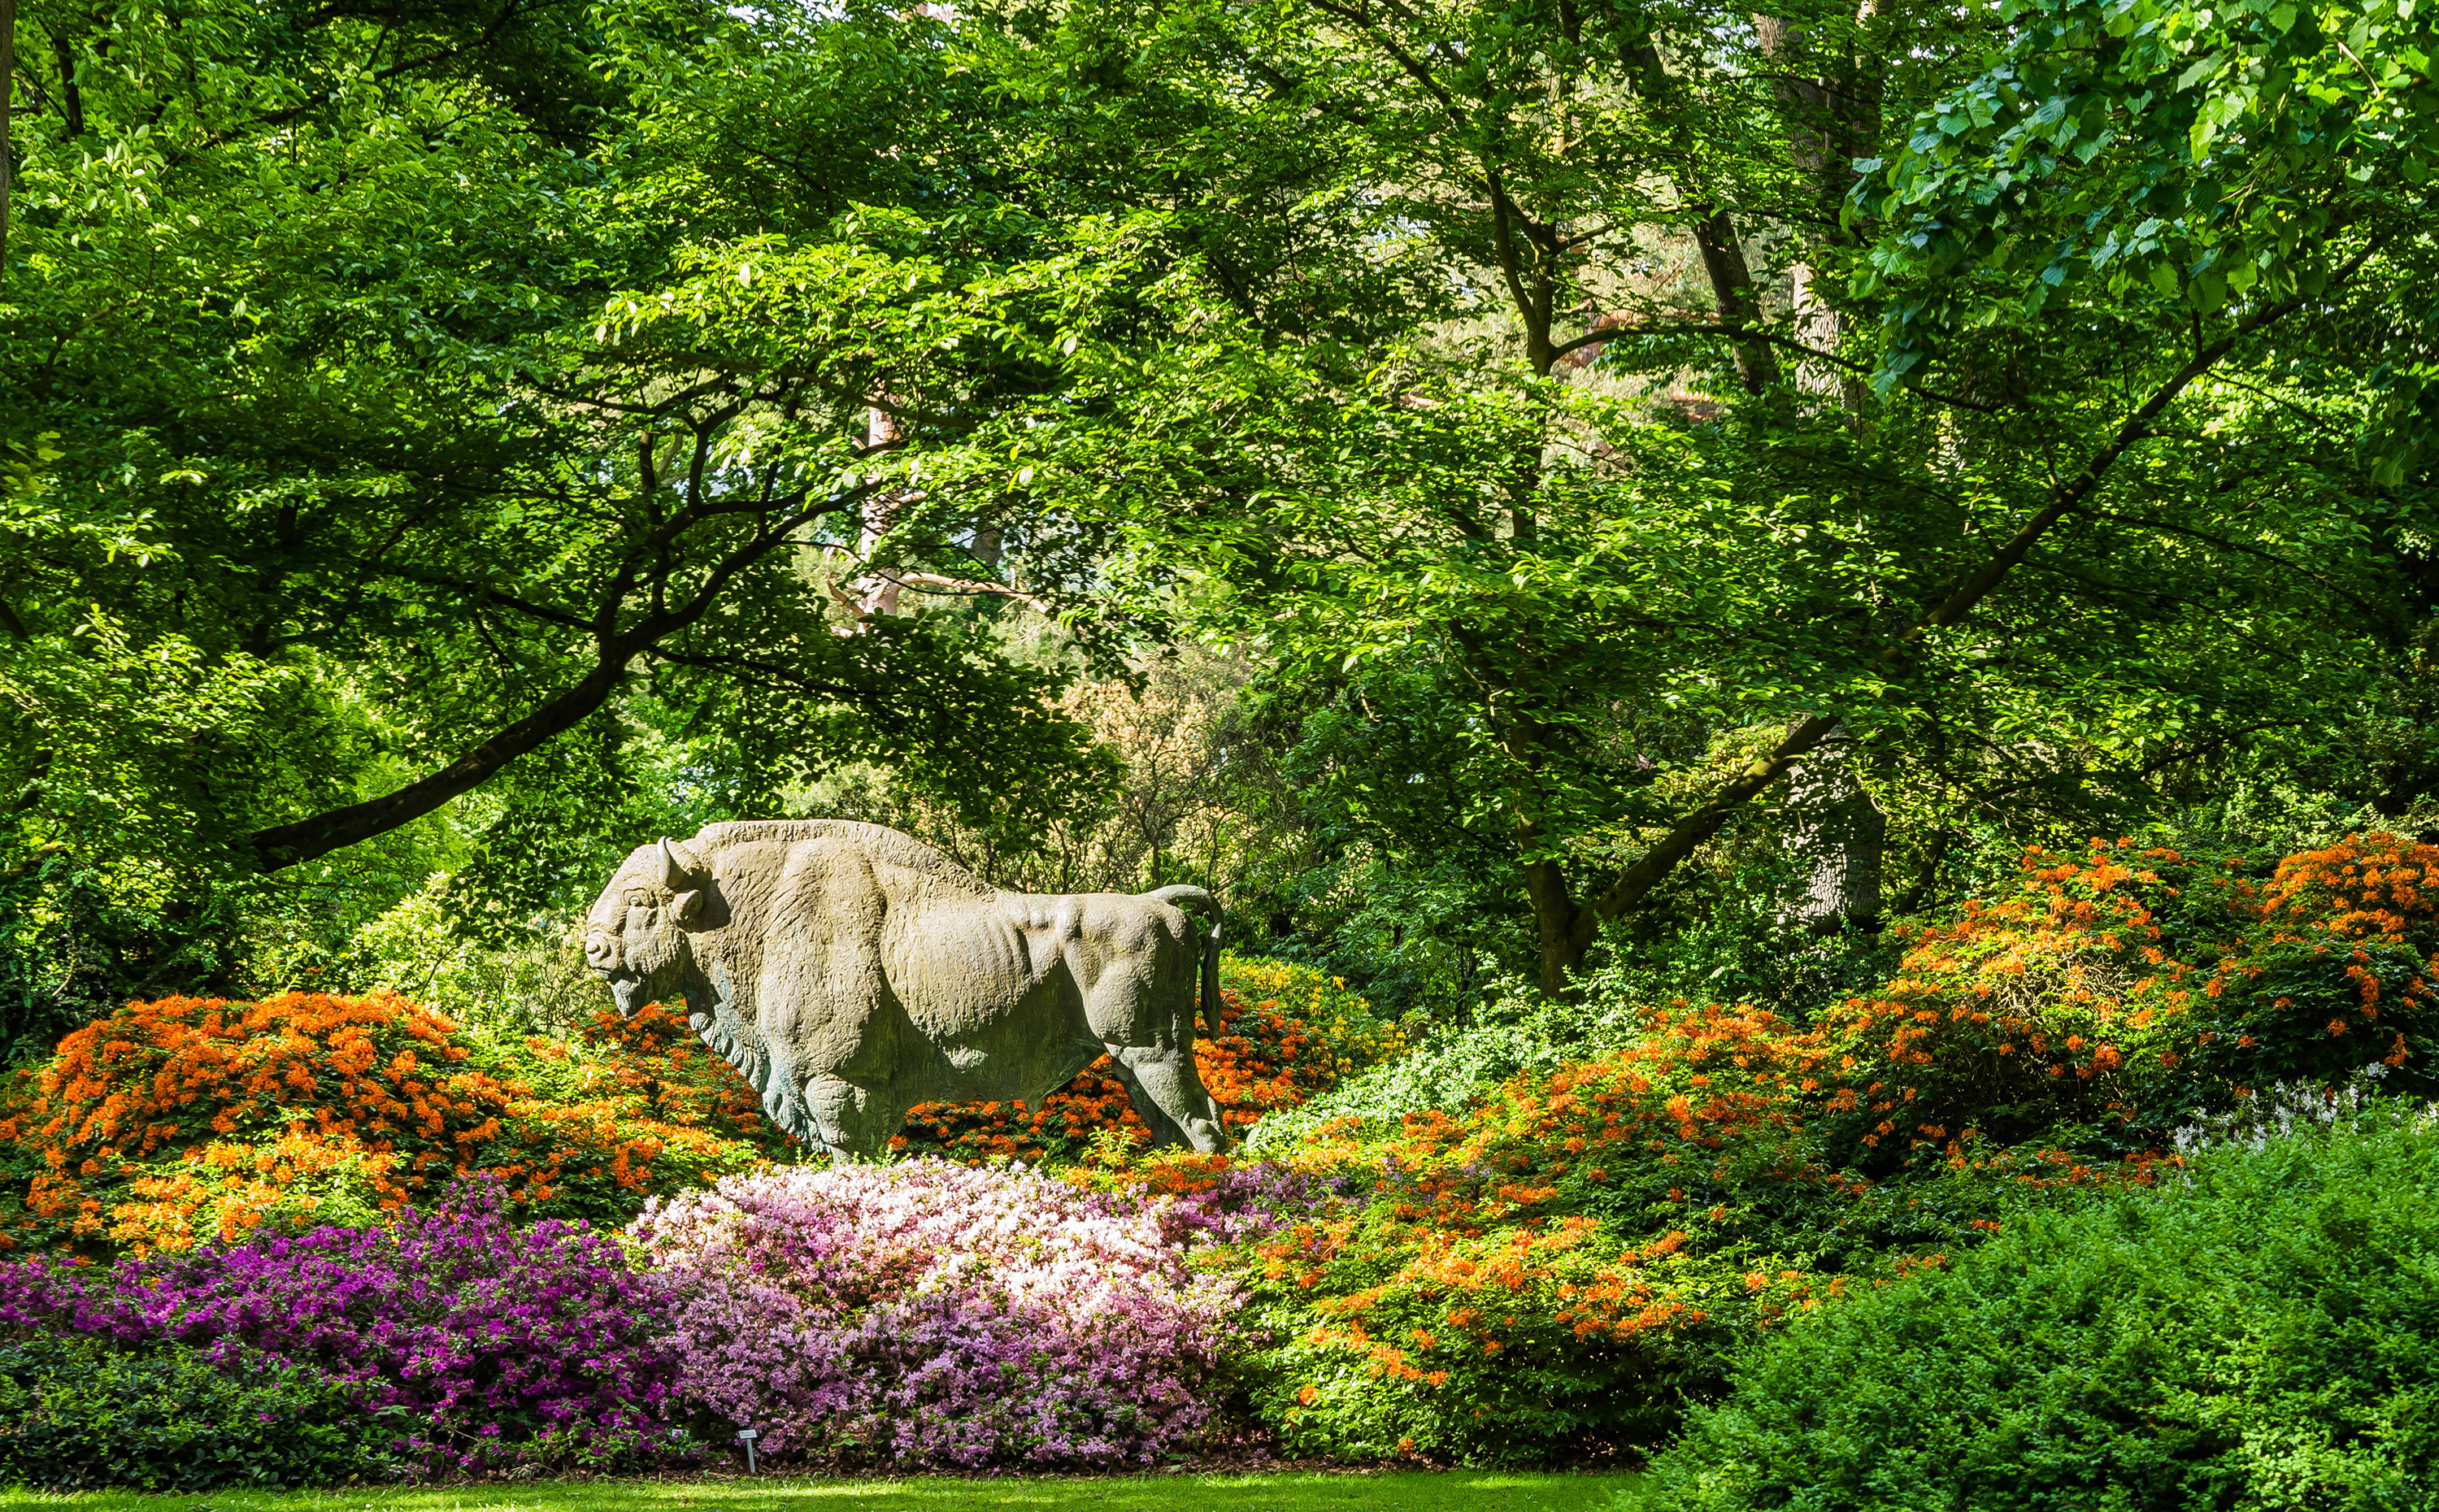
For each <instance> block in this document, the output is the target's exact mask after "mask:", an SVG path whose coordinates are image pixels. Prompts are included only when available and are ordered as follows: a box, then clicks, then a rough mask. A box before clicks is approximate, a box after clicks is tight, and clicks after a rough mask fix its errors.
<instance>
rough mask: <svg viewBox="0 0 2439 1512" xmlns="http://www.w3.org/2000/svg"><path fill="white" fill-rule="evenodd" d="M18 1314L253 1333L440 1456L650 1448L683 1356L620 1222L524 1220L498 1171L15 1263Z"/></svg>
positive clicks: (544, 1457)
mask: <svg viewBox="0 0 2439 1512" xmlns="http://www.w3.org/2000/svg"><path fill="white" fill-rule="evenodd" d="M0 1323H10V1324H18V1325H37V1326H46V1327H54V1328H59V1327H64V1328H69V1329H73V1330H76V1331H79V1332H84V1333H93V1334H99V1335H103V1336H105V1337H108V1338H112V1339H115V1340H117V1341H120V1342H122V1343H154V1342H164V1341H169V1342H177V1343H187V1344H190V1345H193V1346H195V1347H197V1348H200V1349H202V1350H205V1352H206V1353H207V1354H209V1355H210V1356H211V1357H212V1358H214V1359H216V1360H219V1361H223V1362H224V1363H225V1364H226V1365H228V1366H229V1367H230V1368H232V1369H240V1368H242V1366H241V1362H242V1361H244V1360H245V1359H246V1358H248V1356H249V1352H250V1351H259V1352H261V1353H262V1354H267V1355H271V1356H274V1357H276V1358H278V1359H282V1360H287V1361H295V1362H298V1363H302V1364H307V1365H311V1366H313V1367H316V1368H318V1369H319V1370H321V1371H324V1372H326V1373H328V1374H329V1375H330V1376H333V1377H336V1378H338V1379H342V1380H345V1381H349V1382H353V1383H355V1384H356V1385H357V1387H358V1389H359V1390H360V1392H361V1394H362V1396H361V1399H362V1400H363V1401H364V1403H365V1407H366V1409H367V1410H368V1411H374V1412H381V1413H383V1414H386V1415H389V1416H391V1417H393V1418H394V1419H395V1420H396V1421H397V1423H398V1425H399V1447H400V1450H401V1453H403V1454H404V1455H405V1456H406V1457H407V1458H408V1459H409V1460H410V1461H412V1462H416V1463H419V1464H421V1465H422V1466H423V1467H424V1468H425V1469H426V1470H427V1471H432V1470H460V1471H462V1470H473V1469H479V1468H490V1467H497V1466H504V1465H514V1464H523V1463H548V1464H561V1465H564V1464H596V1465H597V1464H604V1463H618V1462H635V1461H638V1460H642V1461H650V1460H653V1459H656V1458H659V1457H662V1456H663V1455H664V1454H665V1453H666V1452H667V1450H668V1448H669V1445H670V1439H669V1435H668V1430H667V1429H666V1428H665V1427H664V1426H663V1424H664V1423H665V1421H666V1420H667V1418H668V1415H669V1409H670V1408H671V1406H672V1405H673V1403H672V1399H671V1391H672V1387H673V1386H674V1384H675V1381H676V1379H677V1373H678V1372H677V1362H676V1361H675V1360H674V1358H673V1357H672V1356H671V1355H670V1354H669V1352H668V1347H667V1345H666V1344H665V1343H662V1340H663V1339H664V1338H666V1336H667V1335H668V1332H669V1324H670V1313H669V1306H668V1295H667V1293H666V1291H665V1290H664V1289H663V1288H662V1287H661V1286H660V1285H659V1284H658V1283H657V1282H656V1281H655V1280H654V1279H653V1278H651V1277H650V1276H648V1275H643V1274H639V1273H637V1272H635V1271H634V1270H633V1269H632V1268H631V1267H630V1266H629V1265H628V1264H627V1262H626V1258H625V1256H624V1254H622V1253H621V1251H620V1249H619V1246H618V1244H617V1241H616V1240H615V1239H614V1238H613V1237H611V1236H607V1235H604V1234H601V1233H598V1232H596V1231H593V1230H590V1229H588V1228H586V1227H585V1226H583V1225H582V1224H578V1223H565V1222H556V1221H553V1222H543V1223H533V1224H528V1225H524V1226H520V1225H518V1224H516V1223H513V1222H511V1221H510V1220H509V1218H508V1217H507V1213H506V1212H505V1211H504V1209H503V1207H502V1204H501V1201H500V1197H499V1193H498V1192H497V1191H496V1189H494V1188H493V1187H492V1186H491V1185H490V1184H489V1183H476V1184H470V1185H466V1186H461V1187H459V1188H458V1189H456V1190H455V1191H454V1192H453V1193H452V1194H451V1195H450V1197H449V1198H448V1200H447V1201H444V1202H443V1203H442V1204H441V1205H439V1206H437V1207H435V1208H434V1209H432V1210H430V1211H427V1212H414V1211H408V1212H404V1213H401V1214H400V1215H399V1216H398V1218H397V1219H396V1221H395V1222H394V1223H392V1224H391V1225H390V1226H388V1227H386V1228H365V1229H343V1228H320V1229H315V1230H312V1232H310V1233H305V1234H301V1235H294V1236H261V1237H258V1238H255V1239H252V1240H249V1241H247V1242H244V1243H240V1244H237V1245H233V1246H229V1247H227V1248H222V1249H205V1250H202V1251H199V1252H197V1253H195V1254H192V1255H188V1256H185V1257H181V1258H177V1259H169V1260H152V1261H134V1260H131V1261H127V1262H125V1263H123V1264H121V1265H119V1266H117V1267H116V1268H115V1269H112V1270H107V1271H98V1272H97V1271H82V1270H79V1269H76V1268H70V1267H64V1266H55V1265H52V1264H49V1263H47V1262H45V1261H39V1260H37V1261H28V1262H23V1263H20V1264H16V1265H8V1266H0Z"/></svg>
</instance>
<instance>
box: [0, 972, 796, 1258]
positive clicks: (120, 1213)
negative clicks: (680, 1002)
mask: <svg viewBox="0 0 2439 1512" xmlns="http://www.w3.org/2000/svg"><path fill="white" fill-rule="evenodd" d="M681 1036H683V1037H684V1039H685V1043H684V1044H683V1045H681V1044H680V1043H679V1042H678V1041H679V1037H681ZM537 1083H540V1084H542V1085H543V1091H544V1092H545V1093H546V1094H548V1095H541V1096H538V1095H537V1092H536V1084H537ZM740 1094H741V1096H742V1099H743V1107H745V1108H752V1109H753V1111H754V1112H755V1115H756V1123H755V1124H754V1125H753V1126H751V1127H754V1128H757V1129H758V1127H759V1125H758V1112H759V1110H758V1106H756V1105H755V1104H754V1103H753V1099H752V1093H751V1091H750V1089H747V1088H746V1087H745V1086H744V1083H743V1081H742V1079H741V1078H739V1077H738V1076H736V1074H735V1073H734V1072H733V1071H731V1070H730V1069H729V1068H728V1067H727V1066H726V1065H725V1064H724V1063H721V1062H720V1061H719V1060H718V1059H717V1058H713V1057H711V1056H710V1055H708V1053H707V1052H703V1051H702V1050H701V1049H700V1047H698V1046H695V1045H694V1044H693V1037H692V1036H691V1035H690V1034H688V1033H687V1032H686V1030H685V1026H684V1025H683V1024H682V1023H677V1022H676V1021H675V1020H674V1019H672V1018H671V1017H670V1016H669V1015H668V1014H666V1013H662V1012H661V1011H660V1010H658V1009H647V1010H645V1011H644V1012H643V1013H641V1014H639V1015H637V1018H636V1021H635V1022H633V1023H630V1024H624V1025H616V1024H601V1025H596V1026H595V1034H594V1036H593V1037H592V1038H590V1039H587V1040H579V1041H576V1042H574V1043H571V1044H560V1043H558V1042H556V1041H531V1042H529V1043H528V1044H526V1045H525V1046H523V1047H513V1046H511V1047H502V1046H497V1045H492V1044H490V1043H488V1042H487V1041H483V1040H481V1039H480V1037H469V1036H467V1035H465V1034H464V1033H463V1031H462V1030H461V1029H460V1027H459V1026H458V1025H457V1024H456V1023H454V1022H453V1021H451V1020H450V1019H449V1018H448V1017H447V1016H445V1015H443V1014H439V1013H436V1012H434V1011H433V1010H431V1009H429V1008H425V1007H421V1006H418V1005H415V1004H413V1003H410V1002H408V1001H406V1000H405V999H403V998H400V997H396V996H390V995H374V996H370V997H362V998H350V997H337V996H331V995H327V994H319V993H289V994H285V995H282V996H280V997H276V998H271V999H266V1000H264V1001H262V1002H259V1003H232V1002H227V1001H223V1000H220V999H198V998H167V999H163V1000H161V1001H159V1002H154V1003H133V1004H130V1005H127V1006H126V1007H125V1008H124V1009H122V1010H120V1011H119V1012H118V1013H116V1014H114V1015H112V1016H111V1017H110V1018H108V1019H105V1020H102V1021H100V1022H98V1023H92V1024H88V1025H86V1026H85V1027H84V1028H81V1029H79V1030H77V1031H75V1032H74V1033H72V1034H70V1035H69V1036H67V1038H66V1039H64V1040H63V1041H61V1044H60V1048H59V1051H58V1053H57V1054H56V1055H55V1056H54V1057H53V1058H52V1059H51V1061H50V1062H49V1063H48V1064H47V1065H45V1066H44V1067H43V1068H41V1069H40V1071H39V1072H37V1073H35V1074H32V1075H30V1076H21V1077H19V1078H18V1079H17V1080H16V1082H15V1084H14V1085H13V1087H12V1088H11V1089H10V1095H9V1105H8V1107H7V1108H6V1109H5V1116H0V1144H5V1145H6V1146H7V1147H9V1148H10V1150H11V1151H12V1152H13V1157H14V1163H15V1164H16V1165H18V1166H19V1168H21V1169H23V1170H26V1171H27V1177H26V1181H25V1185H24V1187H23V1188H22V1189H21V1190H20V1191H18V1192H15V1193H12V1194H9V1196H10V1197H11V1198H13V1199H14V1201H0V1216H5V1218H7V1219H9V1224H8V1226H9V1229H12V1230H14V1232H13V1233H5V1234H0V1241H5V1242H8V1243H11V1244H35V1245H40V1244H48V1243H55V1242H62V1241H64V1242H71V1243H84V1244H107V1245H115V1246H123V1247H128V1248H133V1249H135V1250H138V1251H143V1250H151V1249H164V1250H176V1249H183V1248H186V1247H187V1246H188V1245H191V1244H193V1243H194V1242H196V1241H197V1240H198V1239H205V1238H214V1237H218V1238H222V1239H228V1238H234V1237H236V1236H239V1235H240V1234H242V1233H243V1232H244V1231H245V1230H247V1229H250V1228H252V1227H254V1226H255V1225H257V1224H258V1223H261V1222H263V1221H266V1220H275V1219H276V1220H281V1221H307V1220H311V1219H313V1218H326V1219H327V1218H345V1219H347V1220H365V1219H369V1218H372V1217H374V1216H377V1215H378V1214H379V1213H381V1212H383V1211H387V1210H393V1209H396V1208H397V1207H399V1206H401V1205H402V1204H404V1203H407V1202H411V1201H418V1200H420V1199H422V1198H424V1197H426V1196H428V1195H429V1194H430V1193H432V1192H433V1191H434V1190H436V1188H437V1187H439V1186H441V1185H445V1184H446V1183H449V1182H452V1181H454V1180H457V1179H458V1178H461V1177H465V1176H470V1175H476V1174H483V1175H492V1176H498V1177H501V1178H504V1179H506V1180H507V1182H508V1183H510V1187H511V1191H512V1194H513V1195H514V1196H515V1197H516V1198H517V1199H518V1200H520V1201H525V1202H527V1203H529V1204H533V1205H534V1206H536V1207H537V1208H541V1209H543V1210H572V1211H579V1212H589V1211H590V1210H591V1209H592V1208H594V1207H601V1206H604V1205H605V1203H604V1200H605V1199H611V1198H614V1194H619V1193H627V1194H632V1196H631V1197H628V1198H626V1199H625V1200H624V1203H623V1205H626V1206H632V1205H633V1204H634V1203H635V1202H640V1201H641V1200H642V1197H643V1196H644V1195H646V1194H647V1193H648V1192H650V1191H651V1190H657V1189H660V1188H661V1187H663V1186H665V1185H667V1184H668V1183H671V1182H673V1181H675V1182H682V1181H685V1180H689V1179H692V1178H693V1177H694V1176H695V1175H698V1174H700V1173H701V1172H702V1171H703V1170H705V1169H711V1168H717V1169H722V1170H724V1169H733V1168H738V1167H739V1166H740V1165H743V1164H744V1163H745V1162H746V1161H747V1160H750V1158H751V1155H752V1153H753V1151H752V1148H751V1147H749V1146H746V1145H744V1144H742V1143H741V1140H740V1135H741V1134H742V1133H743V1132H744V1129H745V1127H747V1126H744V1125H742V1123H741V1120H740V1118H739V1112H740V1104H739V1096H740ZM619 1205H621V1203H620V1202H619V1201H608V1202H607V1209H608V1210H607V1211H605V1212H604V1214H603V1216H610V1214H611V1213H612V1212H614V1211H615V1209H616V1208H617V1207H618V1206H619Z"/></svg>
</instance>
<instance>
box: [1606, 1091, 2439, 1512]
mask: <svg viewBox="0 0 2439 1512" xmlns="http://www.w3.org/2000/svg"><path fill="white" fill-rule="evenodd" d="M2434 1182H2439V1131H2434V1130H2433V1128H2432V1127H2431V1125H2430V1120H2429V1117H2428V1114H2427V1113H2411V1112H2406V1113H2400V1112H2389V1111H2381V1112H2374V1113H2369V1114H2365V1115H2363V1116H2361V1117H2359V1118H2350V1119H2346V1120H2342V1121H2340V1122H2338V1123H2336V1124H2335V1125H2333V1126H2328V1127H2323V1126H2321V1125H2320V1124H2318V1123H2316V1122H2315V1121H2314V1120H2313V1119H2312V1118H2311V1117H2310V1116H2309V1113H2308V1112H2307V1113H2306V1114H2305V1118H2304V1120H2303V1128H2302V1130H2301V1131H2300V1132H2297V1133H2293V1134H2290V1135H2289V1136H2288V1137H2284V1138H2279V1139H2274V1140H2270V1141H2268V1142H2263V1143H2253V1144H2248V1143H2237V1144H2235V1145H2233V1146H2231V1147H2223V1148H2219V1149H2216V1150H2213V1151H2210V1152H2208V1153H2206V1154H2204V1155H2203V1156H2202V1157H2200V1158H2199V1160H2197V1161H2196V1162H2195V1163H2194V1164H2193V1165H2191V1166H2189V1167H2188V1168H2186V1169H2185V1170H2184V1171H2182V1172H2181V1173H2180V1174H2179V1175H2178V1177H2177V1178H2176V1179H2175V1180H2173V1181H2167V1182H2163V1183H2159V1184H2158V1185H2157V1186H2155V1187H2152V1188H2150V1189H2147V1190H2145V1191H2141V1192H2131V1193H2127V1194H2123V1195H2120V1196H2116V1197H2111V1198H2109V1199H2106V1200H2104V1201H2097V1202H2094V1203H2092V1204H2089V1205H2086V1206H2083V1207H2081V1208H2079V1209H2077V1210H2074V1211H2071V1212H2065V1213H2046V1214H2045V1213H2034V1212H2027V1213H2023V1214H2021V1215H2018V1216H2012V1217H2011V1218H2009V1219H2008V1221H2007V1223H2006V1225H2005V1228H2004V1231H2003V1232H2002V1233H2001V1234H2000V1235H1999V1236H1997V1237H1995V1238H1994V1239H1992V1240H1991V1241H1990V1242H1989V1243H1988V1244H1987V1245H1985V1246H1984V1247H1983V1248H1982V1249H1980V1250H1978V1251H1976V1252H1975V1253H1973V1254H1969V1255H1965V1256H1962V1257H1959V1258H1958V1259H1957V1260H1956V1261H1955V1262H1954V1264H1953V1265H1952V1266H1949V1267H1948V1268H1945V1269H1941V1270H1935V1271H1924V1272H1917V1273H1915V1274H1914V1275H1911V1276H1909V1277H1906V1278H1903V1279H1900V1280H1896V1281H1895V1282H1893V1283H1892V1284H1890V1285H1888V1286H1886V1287H1884V1288H1879V1289H1876V1290H1870V1291H1869V1292H1867V1293H1865V1294H1861V1295H1859V1296H1857V1297H1856V1298H1854V1299H1853V1300H1851V1301H1849V1302H1847V1303H1845V1304H1844V1305H1843V1306H1841V1307H1832V1308H1825V1309H1823V1310H1822V1311H1821V1312H1820V1313H1819V1314H1818V1315H1816V1316H1814V1317H1811V1318H1808V1319H1807V1320H1806V1321H1805V1322H1804V1323H1803V1324H1802V1325H1799V1326H1797V1327H1795V1328H1792V1329H1790V1330H1789V1331H1788V1332H1787V1334H1786V1336H1785V1337H1783V1338H1781V1339H1778V1340H1776V1341H1775V1342H1773V1343H1771V1344H1769V1345H1768V1346H1766V1347H1764V1348H1762V1349H1760V1350H1758V1351H1757V1352H1756V1353H1755V1354H1754V1355H1753V1356H1752V1357H1751V1358H1749V1359H1748V1360H1747V1361H1745V1362H1743V1363H1742V1364H1740V1365H1739V1367H1738V1368H1737V1372H1736V1383H1735V1389H1734V1391H1733V1394H1732V1395H1731V1396H1729V1397H1728V1399H1727V1400H1726V1401H1724V1402H1722V1403H1720V1404H1719V1405H1718V1406H1717V1407H1715V1408H1710V1409H1706V1410H1702V1411H1699V1412H1697V1413H1696V1414H1695V1416H1694V1420H1693V1424H1692V1426H1691V1428H1690V1430H1689V1431H1688V1432H1687V1434H1686V1436H1685V1439H1684V1441H1683V1442H1682V1443H1681V1444H1679V1445H1678V1446H1676V1447H1675V1448H1674V1449H1672V1450H1670V1451H1669V1452H1668V1453H1667V1454H1666V1455H1665V1456H1663V1457H1662V1459H1661V1461H1660V1465H1659V1469H1658V1482H1659V1484H1658V1485H1657V1486H1656V1487H1654V1488H1653V1489H1654V1492H1655V1494H1656V1495H1657V1497H1658V1498H1660V1499H1661V1500H1662V1501H1664V1502H1665V1504H1667V1505H1670V1506H1680V1507H1685V1508H1689V1509H1700V1512H1711V1509H1718V1512H1726V1509H1729V1508H1747V1507H1795V1508H1806V1509H1819V1512H1831V1509H1836V1508H1863V1507H1874V1508H1882V1507H1889V1508H1895V1507H1903V1508H1916V1507H1920V1508H1930V1507H1952V1506H1970V1507H1974V1508H1977V1509H1979V1508H1990V1509H1992V1512H2015V1509H2020V1508H2021V1509H2030V1508H2068V1507H2078V1508H2079V1507H2092V1506H2109V1507H2125V1508H2129V1509H2132V1508H2154V1507H2156V1508H2163V1509H2165V1508H2170V1507H2178V1508H2183V1507H2193V1506H2209V1507H2225V1508H2232V1509H2234V1508H2241V1509H2251V1508H2265V1509H2266V1508H2270V1507H2295V1506H2326V1507H2346V1508H2371V1507H2409V1506H2424V1505H2428V1504H2429V1503H2430V1476H2429V1468H2430V1462H2431V1459H2432V1456H2433V1455H2434V1454H2439V1442H2434V1440H2433V1437H2432V1432H2433V1430H2432V1424H2433V1421H2434V1419H2433V1404H2434V1400H2439V1372H2434V1368H2433V1361H2434V1358H2439V1357H2434V1355H2433V1351H2432V1343H2433V1340H2434V1338H2439V1280H2434V1277H2433V1276H2432V1274H2431V1272H2430V1265H2429V1259H2428V1257H2429V1255H2430V1251H2431V1246H2432V1244H2433V1241H2434V1234H2433V1230H2434V1227H2439V1218H2434V1217H2433V1214H2432V1211H2431V1207H2430V1201H2429V1197H2428V1194H2429V1193H2430V1189H2431V1185H2432V1183H2434Z"/></svg>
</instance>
